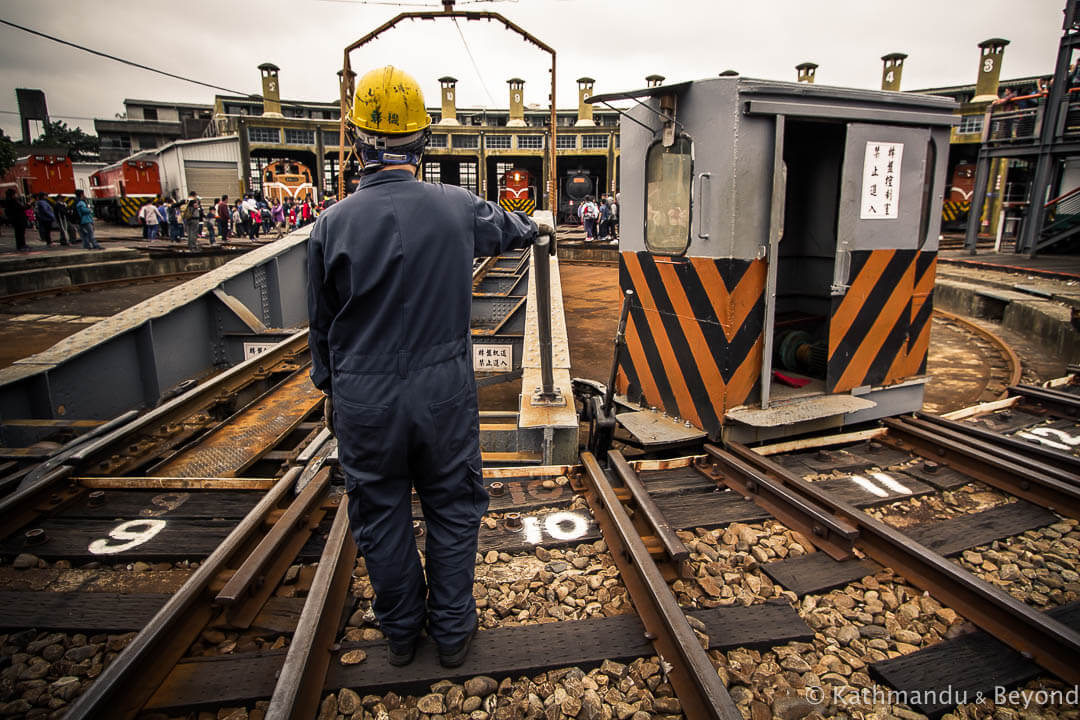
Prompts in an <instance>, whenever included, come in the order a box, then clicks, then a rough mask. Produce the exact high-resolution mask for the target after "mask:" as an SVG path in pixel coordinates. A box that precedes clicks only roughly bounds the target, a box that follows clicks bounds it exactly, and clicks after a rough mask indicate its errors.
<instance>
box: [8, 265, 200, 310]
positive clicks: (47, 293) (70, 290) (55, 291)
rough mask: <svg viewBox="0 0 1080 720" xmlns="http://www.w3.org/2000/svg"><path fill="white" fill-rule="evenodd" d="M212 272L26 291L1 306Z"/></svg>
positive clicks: (156, 276) (105, 281)
mask: <svg viewBox="0 0 1080 720" xmlns="http://www.w3.org/2000/svg"><path fill="white" fill-rule="evenodd" d="M208 272H210V270H181V271H179V272H174V273H160V274H158V275H136V276H134V277H122V278H111V279H109V280H95V281H93V282H85V283H78V284H76V285H61V286H60V287H52V288H42V289H40V290H26V291H24V292H17V293H11V294H9V295H0V304H3V305H7V304H16V303H21V302H24V301H27V300H34V299H37V298H42V297H53V296H55V295H71V294H74V293H79V292H93V291H95V290H106V289H108V288H112V287H123V286H125V285H149V284H152V283H159V282H166V281H169V280H190V279H191V278H196V277H199V276H200V275H205V274H206V273H208Z"/></svg>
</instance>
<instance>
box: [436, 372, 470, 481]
mask: <svg viewBox="0 0 1080 720" xmlns="http://www.w3.org/2000/svg"><path fill="white" fill-rule="evenodd" d="M428 410H429V411H430V412H431V419H432V420H433V430H434V432H435V437H436V440H435V442H434V443H433V445H434V449H435V458H434V460H435V465H436V467H438V468H439V469H440V470H442V471H447V470H450V469H451V468H454V467H456V466H458V465H459V464H461V463H463V462H467V463H470V464H476V463H478V462H479V455H480V452H479V448H480V426H479V422H480V416H479V413H478V412H477V409H476V390H474V389H473V385H472V383H470V382H468V381H466V382H465V384H464V385H463V386H462V388H461V389H460V390H458V391H457V392H456V393H455V394H454V395H453V396H452V397H450V398H447V399H446V400H440V401H439V402H437V403H432V404H431V405H429V406H428ZM474 456H475V458H474Z"/></svg>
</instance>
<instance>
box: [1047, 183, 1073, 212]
mask: <svg viewBox="0 0 1080 720" xmlns="http://www.w3.org/2000/svg"><path fill="white" fill-rule="evenodd" d="M1075 195H1080V185H1077V186H1076V187H1074V188H1073V189H1072V190H1070V191H1069V192H1067V193H1065V194H1064V195H1059V196H1057V197H1056V198H1054V199H1053V200H1047V201H1046V203H1045V204H1044V205H1043V207H1044V208H1048V207H1050V206H1051V205H1056V204H1057V203H1059V202H1061V201H1062V200H1065V199H1067V198H1071V197H1073V196H1075Z"/></svg>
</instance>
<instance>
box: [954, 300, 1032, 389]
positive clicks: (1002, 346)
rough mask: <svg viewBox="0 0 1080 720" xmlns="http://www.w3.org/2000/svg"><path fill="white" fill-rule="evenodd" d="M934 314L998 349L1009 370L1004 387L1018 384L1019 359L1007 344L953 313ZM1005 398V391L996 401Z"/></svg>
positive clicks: (1020, 368) (1020, 370) (1020, 369)
mask: <svg viewBox="0 0 1080 720" xmlns="http://www.w3.org/2000/svg"><path fill="white" fill-rule="evenodd" d="M934 314H935V315H938V316H940V317H943V318H945V319H946V320H948V321H949V322H952V323H955V324H957V325H962V326H963V327H964V329H965V330H967V331H968V332H970V333H972V334H974V335H978V336H979V337H981V338H983V339H984V340H986V341H987V342H989V343H990V344H991V345H993V346H994V347H996V348H997V349H998V352H999V353H1001V356H1002V357H1003V358H1005V363H1006V364H1007V365H1008V369H1009V377H1008V379H1007V380H1006V381H1005V385H1006V387H1008V386H1010V385H1015V384H1016V383H1018V382H1020V373H1021V372H1022V371H1023V368H1022V367H1021V365H1020V358H1019V357H1017V355H1016V353H1015V352H1014V351H1013V349H1012V348H1011V347H1009V344H1008V343H1007V342H1005V341H1004V340H1002V339H1001V338H999V337H998V336H997V335H995V334H994V333H992V332H990V331H989V330H986V329H985V328H982V327H979V326H978V325H976V324H975V323H973V322H971V321H970V320H968V319H967V318H965V317H963V316H961V315H956V314H955V313H951V312H946V311H944V310H939V309H938V308H934ZM1005 397H1008V392H1007V391H1006V392H1003V393H1002V394H1001V396H1000V397H999V398H998V399H999V400H1000V399H1001V398H1005Z"/></svg>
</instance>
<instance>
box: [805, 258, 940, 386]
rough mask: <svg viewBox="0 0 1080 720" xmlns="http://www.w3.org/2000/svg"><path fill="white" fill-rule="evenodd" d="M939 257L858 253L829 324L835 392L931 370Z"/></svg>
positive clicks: (830, 376) (831, 382) (830, 381)
mask: <svg viewBox="0 0 1080 720" xmlns="http://www.w3.org/2000/svg"><path fill="white" fill-rule="evenodd" d="M936 259H937V254H936V253H934V252H918V251H916V250H897V249H889V250H857V251H855V252H853V253H852V254H851V272H850V275H849V280H848V290H847V293H846V294H844V296H843V297H840V298H836V299H834V300H833V307H832V315H831V317H830V320H829V363H828V376H827V381H826V386H827V389H828V390H829V391H830V392H847V391H848V390H851V389H852V388H856V387H861V386H864V385H883V384H891V383H893V382H896V381H898V380H900V379H902V378H906V377H909V376H911V375H916V374H919V373H921V372H924V371H925V368H926V349H927V347H928V346H929V340H930V336H929V332H930V326H929V317H930V311H931V309H932V307H933V303H932V301H931V293H932V292H933V285H934V271H935V268H936Z"/></svg>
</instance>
